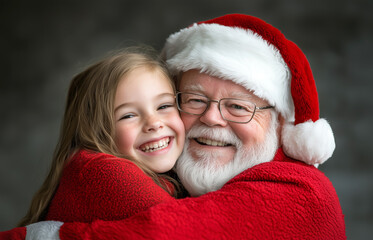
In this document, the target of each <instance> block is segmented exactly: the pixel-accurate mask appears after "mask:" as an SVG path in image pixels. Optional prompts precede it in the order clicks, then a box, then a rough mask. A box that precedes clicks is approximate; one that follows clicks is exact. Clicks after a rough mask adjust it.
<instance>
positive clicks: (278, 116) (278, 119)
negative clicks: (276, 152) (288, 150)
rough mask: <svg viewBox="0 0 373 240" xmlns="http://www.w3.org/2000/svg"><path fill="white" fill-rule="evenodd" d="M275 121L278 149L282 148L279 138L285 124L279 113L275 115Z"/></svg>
mask: <svg viewBox="0 0 373 240" xmlns="http://www.w3.org/2000/svg"><path fill="white" fill-rule="evenodd" d="M277 121H278V126H277V136H278V141H279V143H278V145H279V147H282V141H281V139H282V136H281V134H282V128H283V126H284V124H285V118H284V117H283V116H282V115H281V114H280V113H279V114H277Z"/></svg>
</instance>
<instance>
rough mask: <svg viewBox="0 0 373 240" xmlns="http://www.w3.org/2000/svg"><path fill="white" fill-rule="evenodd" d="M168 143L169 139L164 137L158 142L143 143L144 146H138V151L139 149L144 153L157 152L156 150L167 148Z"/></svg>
mask: <svg viewBox="0 0 373 240" xmlns="http://www.w3.org/2000/svg"><path fill="white" fill-rule="evenodd" d="M169 143H170V138H169V137H166V138H162V139H161V140H159V141H155V142H151V143H145V144H143V145H141V146H140V149H141V151H143V152H146V153H148V152H155V151H158V150H161V149H164V148H166V147H168V144H169Z"/></svg>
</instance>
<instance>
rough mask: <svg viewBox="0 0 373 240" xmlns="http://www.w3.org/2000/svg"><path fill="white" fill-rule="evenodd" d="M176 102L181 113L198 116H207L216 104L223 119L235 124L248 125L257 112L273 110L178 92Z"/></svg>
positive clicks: (250, 104)
mask: <svg viewBox="0 0 373 240" xmlns="http://www.w3.org/2000/svg"><path fill="white" fill-rule="evenodd" d="M176 102H177V108H178V109H179V110H180V111H182V112H185V113H188V114H192V115H197V116H202V115H203V114H205V112H206V111H207V109H209V107H210V105H211V102H216V103H217V104H218V108H219V111H220V114H221V116H222V117H223V119H224V120H226V121H229V122H234V123H248V122H250V121H251V120H252V119H253V117H254V115H255V112H256V111H257V110H264V109H270V108H273V106H265V107H257V106H256V105H255V103H252V102H249V101H246V100H241V99H236V98H222V99H220V100H219V101H217V100H211V99H209V98H208V97H206V96H204V95H201V94H196V93H186V92H178V93H177V94H176Z"/></svg>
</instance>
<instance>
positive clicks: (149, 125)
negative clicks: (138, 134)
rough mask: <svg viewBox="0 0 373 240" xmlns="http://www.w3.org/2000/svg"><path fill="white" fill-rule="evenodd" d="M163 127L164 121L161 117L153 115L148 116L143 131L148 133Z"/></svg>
mask: <svg viewBox="0 0 373 240" xmlns="http://www.w3.org/2000/svg"><path fill="white" fill-rule="evenodd" d="M163 128H164V124H163V121H162V120H161V119H160V118H159V117H157V116H155V115H152V116H148V117H147V118H146V120H145V124H144V126H143V131H144V132H146V133H147V132H157V131H159V130H161V129H163Z"/></svg>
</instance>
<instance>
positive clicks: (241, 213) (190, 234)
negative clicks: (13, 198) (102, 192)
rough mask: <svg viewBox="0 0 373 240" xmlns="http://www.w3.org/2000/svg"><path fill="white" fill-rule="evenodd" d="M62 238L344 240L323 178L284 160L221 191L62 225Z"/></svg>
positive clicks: (256, 170) (334, 196)
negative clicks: (120, 216) (109, 218)
mask: <svg viewBox="0 0 373 240" xmlns="http://www.w3.org/2000/svg"><path fill="white" fill-rule="evenodd" d="M60 238H61V239H63V240H64V239H346V235H345V224H344V216H343V214H342V210H341V207H340V203H339V200H338V197H337V194H336V192H335V190H334V188H333V186H332V184H331V182H330V181H329V180H328V178H327V177H326V176H325V175H324V174H323V173H322V172H320V171H319V170H318V169H316V168H315V167H313V166H309V165H306V164H304V163H302V162H299V161H294V160H292V159H289V158H287V157H286V156H285V155H284V153H283V152H282V150H281V149H280V150H279V151H278V152H277V154H276V156H275V159H274V161H272V162H269V163H263V164H259V165H257V166H255V167H252V168H250V169H248V170H246V171H244V172H243V173H241V174H239V175H238V176H236V177H235V178H233V179H232V180H230V181H229V182H228V183H227V184H226V185H224V186H223V188H222V189H220V190H218V191H215V192H211V193H208V194H205V195H203V196H201V197H197V198H186V199H181V200H173V201H169V202H166V203H161V204H158V205H157V206H154V207H151V208H149V209H148V210H147V211H144V212H141V213H140V214H137V215H136V216H133V217H130V218H127V219H125V220H121V221H101V220H98V221H94V222H93V223H90V224H86V223H65V224H64V225H62V227H61V229H60Z"/></svg>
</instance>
